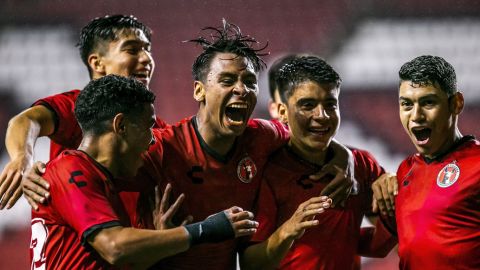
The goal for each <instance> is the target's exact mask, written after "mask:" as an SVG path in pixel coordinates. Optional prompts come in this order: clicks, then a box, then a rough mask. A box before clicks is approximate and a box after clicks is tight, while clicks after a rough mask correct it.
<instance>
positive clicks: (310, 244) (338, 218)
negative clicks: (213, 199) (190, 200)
mask: <svg viewBox="0 0 480 270" xmlns="http://www.w3.org/2000/svg"><path fill="white" fill-rule="evenodd" d="M352 152H353V156H354V159H355V178H356V180H357V181H358V184H359V188H358V194H352V195H350V197H349V198H348V200H347V202H346V205H345V208H341V207H336V208H333V209H327V210H326V211H325V212H324V213H322V214H319V215H317V216H316V219H317V220H318V221H319V222H320V223H319V225H317V226H316V227H314V228H310V229H307V230H306V231H305V234H304V235H303V236H302V237H301V238H300V239H297V240H295V242H294V243H293V246H292V247H291V248H290V251H289V252H288V253H287V255H286V256H285V257H284V259H283V260H282V262H281V264H280V266H279V269H353V267H354V263H355V256H356V254H357V253H358V246H359V241H360V226H361V223H362V219H363V217H364V214H366V213H370V212H371V203H372V190H371V184H372V182H373V181H374V180H376V179H377V178H378V177H379V176H380V175H382V174H383V173H384V170H383V168H382V167H380V165H379V164H378V163H377V161H376V160H375V159H374V158H373V157H372V156H371V155H370V153H368V152H366V151H362V150H356V149H353V150H352ZM328 155H329V156H332V153H329V154H328ZM320 168H321V167H319V166H316V165H313V164H311V163H309V162H308V161H305V160H303V159H302V158H301V157H299V156H298V155H296V154H295V153H294V152H293V151H292V150H291V149H290V148H289V147H288V146H285V147H283V148H281V149H279V150H278V151H277V152H276V153H275V154H274V155H272V157H271V159H270V160H269V162H268V163H267V165H266V168H265V171H264V175H263V179H264V181H263V183H262V186H261V192H260V196H259V200H258V205H257V209H258V213H257V216H256V218H257V220H258V222H259V223H260V226H259V229H258V231H257V233H256V234H255V235H254V236H253V238H252V242H254V243H255V242H261V241H265V240H266V239H268V237H269V236H270V235H271V234H272V233H273V232H274V231H275V230H276V229H277V228H278V227H279V226H280V225H282V224H283V223H284V222H285V221H287V220H288V219H290V217H291V216H292V215H293V213H294V212H295V211H296V210H297V208H298V206H299V205H300V204H301V203H303V202H305V201H307V200H308V199H310V198H311V197H316V196H319V195H320V193H321V191H322V190H323V188H325V186H326V185H327V184H328V182H329V181H312V180H310V179H309V175H311V174H314V173H315V172H317V171H318V170H319V169H320ZM384 232H386V231H384ZM387 238H389V240H388V241H387V245H386V246H387V248H389V249H391V248H393V246H395V244H396V240H395V238H394V237H393V236H391V235H390V237H387Z"/></svg>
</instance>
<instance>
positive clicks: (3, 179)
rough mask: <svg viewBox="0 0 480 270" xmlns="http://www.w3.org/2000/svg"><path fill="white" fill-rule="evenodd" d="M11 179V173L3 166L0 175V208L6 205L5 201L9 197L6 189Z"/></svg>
mask: <svg viewBox="0 0 480 270" xmlns="http://www.w3.org/2000/svg"><path fill="white" fill-rule="evenodd" d="M7 171H8V172H7ZM12 181H13V179H12V173H11V172H10V170H8V169H7V168H5V170H4V171H3V172H2V175H1V176H0V210H1V209H3V208H4V207H5V206H6V205H7V201H8V200H9V199H10V194H9V193H8V192H7V190H8V189H9V188H10V184H11V183H12Z"/></svg>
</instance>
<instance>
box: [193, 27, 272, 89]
mask: <svg viewBox="0 0 480 270" xmlns="http://www.w3.org/2000/svg"><path fill="white" fill-rule="evenodd" d="M222 22H223V26H221V27H218V28H217V27H205V28H203V29H202V31H208V32H209V35H208V36H209V38H205V37H203V36H200V37H198V38H196V39H191V40H187V42H194V43H197V44H200V45H201V46H202V47H203V52H202V53H201V54H200V55H199V56H198V57H197V58H196V59H195V62H194V63H193V66H192V75H193V78H194V80H196V81H204V80H205V78H206V77H207V72H208V70H209V69H210V64H211V62H212V59H213V58H214V57H215V55H216V54H217V53H233V54H236V55H238V56H241V57H245V58H247V59H248V60H249V61H250V62H251V63H252V65H253V68H254V70H255V72H259V71H260V70H261V69H262V68H264V67H266V64H265V62H264V61H263V60H262V59H261V56H265V55H268V53H261V51H263V50H264V49H265V48H266V47H267V46H268V43H267V44H266V45H265V46H264V47H261V48H259V49H254V48H253V44H258V42H257V41H256V40H255V38H253V37H250V36H244V35H242V32H241V31H240V28H239V27H238V26H236V25H234V24H231V23H228V22H227V21H226V20H225V19H223V21H222Z"/></svg>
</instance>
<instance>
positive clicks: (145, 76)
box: [133, 73, 149, 82]
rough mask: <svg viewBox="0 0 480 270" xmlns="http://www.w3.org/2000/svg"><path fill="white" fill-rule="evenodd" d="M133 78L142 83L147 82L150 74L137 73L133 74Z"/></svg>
mask: <svg viewBox="0 0 480 270" xmlns="http://www.w3.org/2000/svg"><path fill="white" fill-rule="evenodd" d="M133 77H134V78H135V79H137V80H139V81H141V82H146V81H147V80H148V79H149V78H148V73H136V74H133Z"/></svg>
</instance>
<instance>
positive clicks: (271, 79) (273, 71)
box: [268, 54, 299, 99]
mask: <svg viewBox="0 0 480 270" xmlns="http://www.w3.org/2000/svg"><path fill="white" fill-rule="evenodd" d="M297 56H299V55H297V54H288V55H285V56H282V57H280V58H278V59H277V60H275V62H273V64H272V65H271V66H270V68H269V69H268V90H269V91H270V97H271V98H272V99H275V90H276V89H277V83H276V81H277V73H278V70H279V69H280V68H282V66H283V65H284V64H285V63H287V62H288V61H290V60H292V59H294V58H295V57H297Z"/></svg>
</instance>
